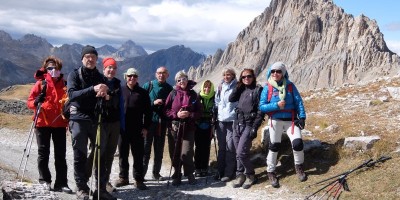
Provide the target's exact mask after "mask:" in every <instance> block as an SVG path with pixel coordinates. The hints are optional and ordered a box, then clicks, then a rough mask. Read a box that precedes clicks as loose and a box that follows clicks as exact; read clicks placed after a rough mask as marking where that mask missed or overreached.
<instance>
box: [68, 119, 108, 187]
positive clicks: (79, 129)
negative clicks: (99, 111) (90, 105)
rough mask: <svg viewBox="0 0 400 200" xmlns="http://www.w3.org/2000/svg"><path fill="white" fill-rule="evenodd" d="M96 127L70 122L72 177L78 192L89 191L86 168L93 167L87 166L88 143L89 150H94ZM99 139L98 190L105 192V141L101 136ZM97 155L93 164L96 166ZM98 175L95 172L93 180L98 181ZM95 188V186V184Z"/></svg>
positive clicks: (87, 122)
mask: <svg viewBox="0 0 400 200" xmlns="http://www.w3.org/2000/svg"><path fill="white" fill-rule="evenodd" d="M97 129H98V126H97V124H96V123H93V122H92V121H88V120H76V121H73V120H70V121H69V130H70V131H71V133H72V149H73V150H74V176H75V182H76V187H77V189H78V190H85V191H89V189H90V188H89V186H88V185H87V182H88V181H89V178H90V174H88V170H87V166H91V165H93V163H91V164H88V142H89V141H90V148H91V149H95V148H96V147H95V144H96V135H97ZM101 137H102V138H100V143H101V144H100V189H101V190H105V189H106V184H107V174H106V166H105V159H101V158H104V152H105V142H106V141H107V140H106V139H105V138H104V137H103V136H101ZM97 158H98V155H96V160H95V161H94V164H95V165H96V166H97V165H98V162H97ZM98 177H99V175H98V170H95V178H96V181H98V180H97V179H98ZM96 186H97V184H96Z"/></svg>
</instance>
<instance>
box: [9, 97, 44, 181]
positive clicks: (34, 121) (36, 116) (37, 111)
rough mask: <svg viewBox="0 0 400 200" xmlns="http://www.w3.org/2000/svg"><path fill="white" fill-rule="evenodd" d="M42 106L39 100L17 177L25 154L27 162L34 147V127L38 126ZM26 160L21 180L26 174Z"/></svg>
mask: <svg viewBox="0 0 400 200" xmlns="http://www.w3.org/2000/svg"><path fill="white" fill-rule="evenodd" d="M41 106H42V103H41V102H39V103H38V105H37V108H36V115H35V117H34V120H33V122H32V125H31V128H30V130H29V135H28V139H27V140H26V143H25V148H24V152H23V154H22V158H21V162H20V163H19V167H18V172H17V176H16V177H15V178H16V179H18V175H19V172H20V170H21V165H22V162H23V160H24V157H25V156H26V162H27V161H28V158H29V153H30V149H31V147H32V141H33V128H35V127H36V122H37V120H38V117H39V113H40V110H41ZM28 144H29V150H28V153H27V152H26V150H27V147H28ZM25 153H27V154H25ZM26 162H25V166H24V169H23V173H22V177H21V182H22V179H23V178H24V175H25V169H26Z"/></svg>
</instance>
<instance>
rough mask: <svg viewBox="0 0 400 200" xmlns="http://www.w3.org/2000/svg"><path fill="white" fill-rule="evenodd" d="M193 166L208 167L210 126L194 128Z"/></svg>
mask: <svg viewBox="0 0 400 200" xmlns="http://www.w3.org/2000/svg"><path fill="white" fill-rule="evenodd" d="M194 145H195V149H194V166H195V168H196V169H200V170H201V169H203V170H207V169H208V162H209V159H210V146H211V127H210V128H208V129H200V128H199V127H197V128H196V132H195V134H194Z"/></svg>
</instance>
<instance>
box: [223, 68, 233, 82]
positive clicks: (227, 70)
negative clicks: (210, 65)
mask: <svg viewBox="0 0 400 200" xmlns="http://www.w3.org/2000/svg"><path fill="white" fill-rule="evenodd" d="M227 72H229V73H230V74H232V75H233V79H235V78H236V72H235V70H233V69H232V68H229V67H227V68H224V69H223V70H222V76H223V75H225V73H227Z"/></svg>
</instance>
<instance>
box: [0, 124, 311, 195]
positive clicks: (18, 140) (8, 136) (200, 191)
mask: <svg viewBox="0 0 400 200" xmlns="http://www.w3.org/2000/svg"><path fill="white" fill-rule="evenodd" d="M27 137H28V130H27V131H26V132H20V131H15V130H10V129H7V128H0V164H1V165H0V166H3V167H5V168H9V169H13V170H15V171H17V168H18V166H19V164H20V161H21V158H22V155H23V150H24V149H25V144H26V140H27ZM68 143H69V144H67V163H68V181H69V186H70V187H71V189H73V190H74V188H75V183H74V178H73V165H72V164H73V160H72V158H73V154H72V147H71V144H70V142H69V141H68ZM51 152H53V151H51ZM52 157H53V155H50V163H51V164H50V170H51V171H52V174H53V176H54V165H53V163H54V159H53V158H52ZM36 159H37V145H36V139H34V140H33V144H32V148H31V151H30V156H29V159H28V163H27V167H26V172H25V177H27V178H29V179H30V180H33V181H35V180H37V177H38V171H37V167H36ZM132 163H133V161H131V162H130V164H131V166H132ZM151 166H152V164H151V163H150V165H149V168H150V167H151ZM149 172H151V169H149ZM10 174H12V173H10V172H7V171H6V170H0V178H1V180H13V178H14V177H15V174H14V175H12V176H11V175H10ZM161 174H162V175H164V176H168V174H169V166H165V165H163V168H162V171H161ZM150 175H151V173H147V175H146V177H145V178H146V180H148V181H147V182H146V185H147V186H149V190H145V191H140V190H137V189H135V188H134V186H133V185H132V184H130V185H128V186H125V187H121V188H118V190H117V192H114V193H113V195H114V196H115V197H117V198H118V199H193V200H203V199H249V200H255V199H303V198H304V196H302V195H299V194H295V193H293V192H291V191H290V190H289V189H288V188H287V187H285V186H282V187H281V188H279V189H271V188H266V189H262V188H260V187H255V188H250V189H248V190H245V189H242V188H238V189H234V188H232V187H230V186H229V185H227V184H226V183H223V182H218V181H214V180H213V178H211V177H209V178H208V179H207V180H206V178H199V179H197V181H198V182H197V184H196V185H194V186H192V185H189V184H187V180H186V179H183V181H182V185H180V186H179V187H175V186H172V185H171V184H170V186H167V181H161V182H157V181H154V180H151V178H150ZM117 178H118V159H117V158H116V159H115V160H114V164H113V169H112V173H111V180H112V181H113V180H116V179H117ZM206 181H207V184H206ZM130 182H131V183H133V178H132V172H130ZM89 183H90V181H89ZM57 194H58V196H59V197H60V198H61V199H65V200H69V199H75V198H76V196H75V194H64V193H57Z"/></svg>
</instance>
